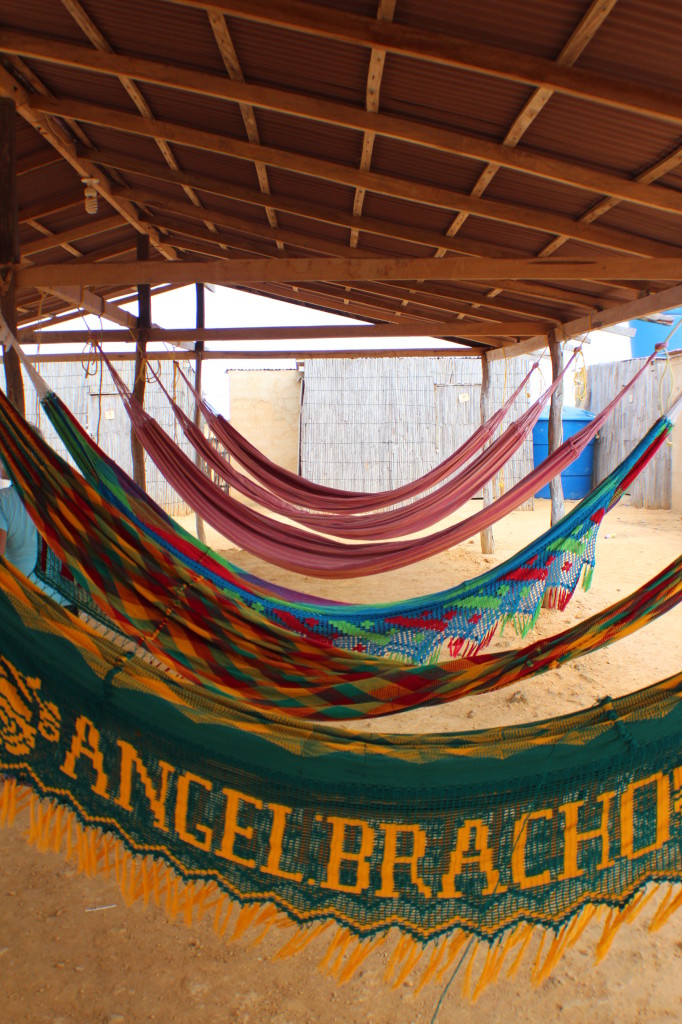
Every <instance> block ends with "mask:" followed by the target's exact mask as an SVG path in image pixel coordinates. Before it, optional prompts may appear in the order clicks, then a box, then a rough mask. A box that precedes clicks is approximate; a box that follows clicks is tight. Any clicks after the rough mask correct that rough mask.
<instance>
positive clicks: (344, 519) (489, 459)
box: [104, 349, 578, 540]
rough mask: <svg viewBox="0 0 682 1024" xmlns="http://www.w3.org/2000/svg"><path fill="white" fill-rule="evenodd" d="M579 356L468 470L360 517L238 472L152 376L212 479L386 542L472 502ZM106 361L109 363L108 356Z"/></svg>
mask: <svg viewBox="0 0 682 1024" xmlns="http://www.w3.org/2000/svg"><path fill="white" fill-rule="evenodd" d="M577 352H578V350H577V349H576V352H575V353H574V354H573V356H572V357H571V359H570V360H569V361H568V363H567V364H566V366H565V368H564V369H563V370H562V372H561V374H559V375H558V376H557V378H556V380H554V381H553V383H552V384H551V385H550V387H549V388H547V389H546V390H545V391H544V392H543V393H542V394H541V395H540V397H539V398H537V399H536V401H535V402H533V404H532V405H531V406H530V407H529V408H528V409H527V410H526V411H525V412H524V413H523V414H522V415H521V416H520V417H519V418H518V419H517V420H515V421H514V422H513V423H511V424H510V425H509V426H508V427H507V428H506V429H505V430H504V431H503V432H502V433H501V434H500V435H499V437H497V438H495V440H494V441H492V442H491V444H490V446H489V447H488V448H486V449H484V450H483V451H482V452H481V453H480V454H479V455H478V456H477V457H476V458H474V459H473V461H471V462H469V463H468V464H467V465H466V467H465V468H464V469H460V470H459V471H458V472H457V473H455V474H454V475H453V476H451V477H449V478H448V479H447V480H446V481H445V482H443V483H441V484H440V485H438V486H437V487H436V488H434V489H432V490H430V491H429V492H427V493H426V494H424V493H422V494H420V495H419V496H418V497H416V498H415V499H414V500H413V501H412V502H411V503H409V504H403V505H401V506H399V507H393V508H390V509H381V510H379V511H375V512H367V513H363V514H362V515H358V514H355V513H342V514H339V513H330V512H324V513H321V512H312V511H310V510H309V509H302V508H299V507H298V506H296V505H292V504H291V502H289V501H286V500H285V499H284V498H283V497H282V496H281V495H280V494H278V493H277V492H273V491H270V490H268V489H266V488H264V487H262V486H261V485H260V484H258V483H256V482H254V481H253V480H252V479H251V478H250V477H248V476H246V475H245V474H244V473H240V472H239V471H238V470H237V469H235V467H234V466H233V465H232V464H231V463H230V461H229V460H228V459H226V458H225V457H224V456H223V455H221V454H220V452H218V451H217V450H216V448H215V447H214V446H213V444H212V443H211V441H210V440H209V438H208V437H206V435H205V434H204V432H203V430H202V429H201V427H199V425H198V424H196V423H195V422H194V421H193V420H192V418H191V417H190V416H188V415H187V413H186V412H185V411H184V409H182V408H181V407H180V406H179V405H178V403H177V402H176V401H175V400H174V399H173V397H172V396H171V395H170V394H169V393H168V391H167V390H166V388H165V387H164V385H163V381H162V380H161V378H160V377H159V376H158V374H156V373H155V372H154V371H152V373H153V376H154V379H155V380H156V382H157V384H158V386H159V388H160V389H161V390H162V391H163V393H164V394H165V396H166V398H167V400H168V403H169V404H170V406H171V408H172V410H173V414H174V416H175V419H176V421H177V423H178V424H179V425H180V428H181V429H182V431H183V433H184V435H185V437H186V439H187V440H188V441H189V442H190V444H191V445H192V446H193V448H194V449H195V451H196V453H197V455H199V456H200V457H201V458H202V459H203V460H204V462H205V463H206V465H207V466H208V467H209V468H210V469H211V470H212V471H213V473H214V475H215V476H217V477H218V478H219V479H221V480H222V481H223V482H224V483H226V484H227V485H228V487H230V488H233V489H236V490H238V491H239V493H240V494H242V495H244V496H245V497H247V498H249V499H250V500H252V501H255V502H256V503H257V504H258V505H260V506H261V507H262V508H265V509H267V511H269V512H273V513H276V514H278V515H282V516H286V517H287V518H288V519H292V520H293V521H294V522H297V523H298V524H299V525H301V526H305V527H307V528H308V529H310V530H316V531H317V532H318V533H324V534H327V535H330V536H333V537H341V538H345V539H347V540H383V539H385V538H395V537H404V536H405V535H407V534H410V533H416V532H418V531H421V530H426V529H428V528H429V527H431V526H433V525H434V524H435V523H438V522H441V521H442V520H443V519H444V518H446V517H447V516H449V515H452V514H453V513H454V512H456V511H457V510H458V509H459V508H461V507H462V505H464V504H465V503H466V502H467V501H469V500H470V499H471V498H473V497H474V496H475V495H476V494H477V493H478V491H479V490H480V489H481V487H483V485H484V484H486V483H487V482H488V481H490V480H492V479H493V477H494V476H495V475H496V474H497V473H499V471H500V470H501V469H502V467H503V466H505V465H506V463H507V462H508V461H509V459H511V458H512V457H513V456H514V455H515V454H516V452H517V451H518V450H519V448H520V447H521V445H522V444H523V443H524V442H525V441H526V440H527V439H528V436H529V434H530V432H531V431H532V429H533V427H534V426H535V424H536V423H537V421H538V419H539V418H540V414H541V413H542V410H543V409H544V408H545V406H546V405H547V402H549V400H550V398H551V397H552V395H553V394H554V392H555V391H556V389H557V388H558V387H559V386H560V385H562V383H563V377H564V374H565V373H566V372H567V370H568V368H569V366H570V365H571V362H572V360H573V359H574V358H575V356H576V354H577ZM104 358H105V359H106V357H104ZM106 363H107V366H108V367H109V370H110V372H111V374H112V377H113V378H114V380H115V383H116V386H117V388H118V389H119V393H122V396H123V397H124V401H126V402H127V401H134V399H133V398H132V395H130V393H129V389H126V387H125V384H124V383H123V381H122V380H121V378H120V375H119V374H118V373H117V372H116V370H115V369H114V368H113V367H112V365H111V363H110V361H109V360H106ZM458 452H459V449H458ZM456 454H457V453H453V455H451V456H450V460H452V461H453V462H454V457H455V455H456Z"/></svg>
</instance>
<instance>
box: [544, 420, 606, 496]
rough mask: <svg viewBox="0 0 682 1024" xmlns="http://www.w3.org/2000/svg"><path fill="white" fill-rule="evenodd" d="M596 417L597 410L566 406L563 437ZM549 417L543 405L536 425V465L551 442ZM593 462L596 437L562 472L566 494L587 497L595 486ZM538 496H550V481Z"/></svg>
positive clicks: (547, 453) (568, 435)
mask: <svg viewBox="0 0 682 1024" xmlns="http://www.w3.org/2000/svg"><path fill="white" fill-rule="evenodd" d="M593 419H594V414H593V413H591V412H587V410H586V409H576V408H574V407H573V406H570V405H569V406H564V410H563V418H562V428H563V434H564V441H565V440H566V439H567V438H568V437H572V436H573V434H577V433H578V431H579V430H581V429H582V428H583V427H584V426H585V424H586V423H587V422H588V421H589V420H593ZM548 420H549V409H548V408H547V409H543V411H542V413H541V414H540V419H539V420H538V421H537V423H536V424H535V426H534V427H533V465H534V466H539V465H540V463H541V462H542V461H543V460H544V459H546V458H547V456H548V455H549V443H548V440H547V428H548ZM593 464H594V439H593V440H592V441H590V443H589V444H588V445H587V447H586V448H585V449H584V451H583V452H581V454H580V455H579V456H578V458H577V459H576V460H575V462H572V463H571V465H570V466H567V467H566V469H565V470H564V471H563V473H562V474H561V484H562V487H563V491H564V498H569V499H573V498H575V499H580V498H584V497H585V495H586V494H589V493H590V491H591V490H592V467H593ZM535 497H536V498H549V484H545V486H544V487H543V488H542V490H541V491H538V492H537V494H536V495H535Z"/></svg>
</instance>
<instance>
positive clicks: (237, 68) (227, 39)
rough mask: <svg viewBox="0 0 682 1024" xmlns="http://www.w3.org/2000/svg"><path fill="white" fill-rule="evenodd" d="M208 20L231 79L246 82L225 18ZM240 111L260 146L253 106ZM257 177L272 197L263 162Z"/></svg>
mask: <svg viewBox="0 0 682 1024" xmlns="http://www.w3.org/2000/svg"><path fill="white" fill-rule="evenodd" d="M207 13H208V20H209V22H210V25H211V28H212V30H213V35H214V36H215V41H216V43H217V45H218V49H219V50H220V56H221V57H222V59H223V63H224V65H225V68H226V70H227V73H228V75H229V76H230V78H231V79H232V80H233V81H235V82H243V81H244V73H243V72H242V69H241V65H240V63H239V57H238V56H237V51H236V49H235V46H234V43H233V41H232V36H231V35H230V30H229V28H228V26H227V22H226V21H225V16H224V15H223V14H221V13H220V12H219V11H214V10H209V11H208V12H207ZM239 110H240V113H241V115H242V120H243V122H244V127H245V128H246V136H247V138H248V140H249V142H253V143H255V144H256V145H260V133H259V131H258V124H257V122H256V114H255V111H254V109H253V106H252V105H251V104H250V103H240V104H239ZM254 166H255V170H256V177H257V178H258V185H259V187H260V190H261V192H262V193H263V195H265V196H268V195H270V182H269V180H268V171H267V168H266V166H265V164H264V163H263V162H262V160H256V161H255V162H254ZM265 213H266V216H267V218H268V223H269V225H270V227H271V228H277V226H278V225H277V214H276V213H275V211H274V209H273V208H272V207H271V206H267V205H266V206H265ZM277 246H278V248H280V249H283V248H284V244H283V242H282V241H281V240H279V241H278V242H277Z"/></svg>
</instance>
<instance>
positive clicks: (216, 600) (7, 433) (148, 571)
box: [0, 394, 668, 719]
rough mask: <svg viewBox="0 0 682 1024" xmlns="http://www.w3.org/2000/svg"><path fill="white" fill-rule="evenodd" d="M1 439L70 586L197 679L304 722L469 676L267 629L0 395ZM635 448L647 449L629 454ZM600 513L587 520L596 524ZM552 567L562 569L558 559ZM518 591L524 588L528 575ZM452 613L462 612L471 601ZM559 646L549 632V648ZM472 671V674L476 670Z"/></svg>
mask: <svg viewBox="0 0 682 1024" xmlns="http://www.w3.org/2000/svg"><path fill="white" fill-rule="evenodd" d="M667 432H668V430H667V428H665V426H664V428H663V430H660V428H659V431H658V432H655V433H656V441H657V442H660V440H662V439H663V438H664V437H665V436H666V434H667ZM0 444H1V446H2V451H3V455H4V459H5V462H6V465H7V468H8V469H9V472H10V474H11V476H12V478H13V480H14V482H15V485H16V486H17V487H18V489H19V491H20V494H21V496H22V498H23V500H24V502H25V504H26V506H27V508H28V510H29V512H30V514H31V516H32V518H33V519H34V521H35V523H36V525H37V527H38V529H39V531H40V533H41V534H42V536H44V538H45V540H46V541H47V543H48V544H49V546H50V547H51V548H52V549H53V550H54V551H55V552H56V554H57V555H58V556H59V558H61V559H62V560H63V561H64V562H66V564H67V565H68V567H69V569H70V571H71V572H72V573H73V575H74V577H75V578H76V580H77V582H79V583H80V584H81V585H83V586H85V588H86V589H87V590H88V591H89V593H90V594H91V596H92V597H93V598H94V599H95V601H96V602H97V603H98V604H99V605H100V607H101V608H102V609H103V610H104V611H105V612H106V614H107V615H108V616H109V617H110V618H112V619H113V620H114V621H115V622H116V623H117V624H118V625H119V627H120V628H121V630H122V631H123V632H124V633H125V634H126V635H127V636H129V637H131V638H132V639H135V640H137V641H138V642H139V643H140V644H141V645H142V646H144V647H145V649H146V650H148V651H149V652H150V653H151V654H152V655H154V656H155V657H157V658H159V659H160V661H162V662H163V663H164V664H167V665H170V666H171V667H173V668H174V669H175V670H176V671H179V672H180V673H181V674H182V675H183V676H184V677H185V678H186V679H187V680H189V681H192V682H194V683H195V684H197V685H198V686H204V687H206V686H209V687H212V688H215V689H217V690H219V691H220V692H221V693H223V694H225V695H226V696H229V697H231V698H232V699H233V700H236V701H239V702H242V701H248V702H249V703H250V704H252V705H253V706H258V707H266V708H278V709H280V710H282V711H284V712H286V713H287V714H289V715H295V716H298V717H302V718H315V717H326V718H337V719H345V718H352V717H355V716H357V715H358V714H361V715H364V716H366V715H374V714H385V713H387V712H388V711H391V710H399V709H404V708H406V707H408V706H409V705H410V701H412V702H413V703H414V704H416V703H420V702H422V703H433V702H437V701H438V700H442V699H453V697H452V694H454V693H456V691H457V690H458V688H462V687H466V686H467V685H468V684H469V683H470V682H471V678H472V677H471V676H469V677H468V678H467V676H466V666H460V665H458V664H453V663H443V664H439V665H430V666H406V665H398V664H395V663H392V662H390V661H388V660H386V659H378V658H371V657H368V656H366V655H359V654H357V653H350V652H346V651H342V650H338V649H334V648H330V649H325V648H323V647H321V645H320V644H319V643H316V642H313V641H311V640H308V639H306V638H303V637H299V636H296V635H295V634H293V633H291V632H289V631H286V630H284V629H281V628H279V627H277V626H275V625H273V624H272V623H270V622H269V621H268V620H266V619H265V618H264V617H263V616H262V615H260V614H259V613H258V612H256V611H254V610H252V609H250V608H248V607H247V606H246V605H244V604H243V602H241V601H239V600H238V599H237V598H235V597H229V596H228V595H227V594H226V593H225V592H221V591H219V590H218V589H217V588H216V587H215V586H213V584H212V583H211V582H210V581H208V580H203V579H201V578H199V577H198V576H197V575H196V573H194V572H193V571H191V569H190V568H189V567H188V566H187V565H185V564H184V563H183V562H182V561H181V560H180V559H178V558H177V557H176V556H174V555H173V554H172V552H171V551H169V550H166V549H164V548H162V547H160V545H159V544H158V543H156V542H154V541H153V540H152V538H150V537H149V536H148V535H145V534H144V533H141V532H140V530H139V529H138V528H137V527H136V525H135V524H134V523H133V522H132V521H131V520H130V519H129V518H128V517H125V516H121V515H119V514H118V512H117V510H116V509H115V508H113V507H112V506H111V505H110V504H109V503H108V502H106V501H105V499H103V498H102V497H101V496H100V495H99V494H98V493H97V492H95V491H94V489H93V488H92V487H90V485H89V484H88V483H87V482H86V481H85V480H84V479H82V478H81V477H79V476H78V475H77V474H76V473H75V472H74V470H72V469H70V468H69V467H68V466H67V465H66V464H65V463H64V462H63V460H61V459H59V457H58V456H56V455H55V454H54V453H53V452H52V451H51V450H50V449H49V448H48V447H47V445H46V444H45V443H44V442H43V441H42V440H41V439H40V438H38V437H36V436H34V435H33V434H32V433H31V432H30V431H28V430H27V428H26V425H25V424H24V422H23V420H22V419H21V417H20V416H19V415H18V413H17V412H16V411H15V410H14V409H13V407H12V406H11V405H10V403H9V401H8V400H7V399H6V398H5V397H4V396H3V395H1V394H0ZM649 444H650V445H651V439H649ZM640 447H642V446H640ZM645 454H646V445H645V446H644V448H643V450H642V451H641V452H640V453H639V456H640V457H644V455H645ZM635 465H636V462H635ZM630 469H631V471H632V469H633V467H632V466H631V467H630ZM626 476H627V474H625V475H624V478H626ZM600 518H601V516H599V517H598V520H597V523H595V524H593V526H594V530H595V531H596V526H597V524H598V521H599V520H600ZM551 560H552V561H554V560H555V556H554V555H553V556H552V559H551ZM561 571H566V572H568V569H567V568H566V567H565V566H564V567H563V568H562V570H561ZM550 572H551V568H550V567H549V566H548V567H546V568H545V569H544V576H543V575H542V574H539V573H538V572H537V571H536V572H535V575H536V577H538V578H539V579H543V580H546V578H547V576H548V575H549V573H550ZM510 582H512V580H511V579H510ZM516 582H517V583H518V584H519V585H520V584H521V582H522V581H520V580H517V581H516ZM523 586H524V587H527V588H528V589H530V586H529V584H528V583H527V582H524V583H523ZM458 614H463V617H465V618H466V619H470V618H471V617H472V616H471V607H468V608H467V607H466V606H465V607H464V608H462V609H460V611H459V613H458ZM617 614H618V615H620V611H619V612H618V613H617ZM453 617H454V616H453ZM589 631H590V630H589V628H588V634H589ZM599 631H600V627H597V632H599ZM574 639H576V638H574ZM586 642H588V643H589V640H587V641H586ZM562 643H563V641H562V640H561V638H559V646H558V647H557V648H556V651H560V650H561V645H562ZM524 657H525V655H521V657H520V658H519V659H518V660H517V661H516V663H515V667H514V668H513V669H512V668H511V667H510V666H506V667H507V668H509V670H510V672H511V674H512V676H513V674H514V672H517V673H523V671H524V669H523V660H524ZM488 667H490V664H489V663H488ZM472 671H473V672H474V674H475V673H476V672H477V667H476V666H474V669H473V670H472Z"/></svg>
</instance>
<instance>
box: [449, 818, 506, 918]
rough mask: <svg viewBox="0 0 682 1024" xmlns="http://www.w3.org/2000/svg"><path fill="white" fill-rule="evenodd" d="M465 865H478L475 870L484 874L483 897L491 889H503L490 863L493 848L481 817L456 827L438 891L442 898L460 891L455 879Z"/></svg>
mask: <svg viewBox="0 0 682 1024" xmlns="http://www.w3.org/2000/svg"><path fill="white" fill-rule="evenodd" d="M472 835H473V837H474V848H473V850H472V851H471V852H469V847H470V845H471V837H472ZM465 864H477V865H478V870H479V871H480V872H481V873H482V874H484V875H485V876H486V879H487V881H486V886H485V888H484V889H483V890H482V893H483V895H484V896H487V895H489V894H490V893H491V892H506V891H507V886H506V885H498V882H499V880H500V873H499V871H498V870H497V869H496V868H495V866H494V865H493V851H492V850H491V849H490V847H489V846H488V826H487V825H484V824H483V821H482V820H481V818H474V819H472V820H471V821H465V822H464V824H463V825H462V826H461V828H459V829H458V830H457V842H456V843H455V848H454V850H453V851H452V852H451V853H450V866H449V867H448V870H447V871H446V872H445V874H444V875H443V878H442V880H441V890H440V892H439V893H438V895H439V896H441V897H442V898H443V899H446V900H454V899H457V898H458V897H459V896H462V895H463V893H461V892H460V891H459V889H457V887H456V886H455V878H456V876H457V875H461V874H462V869H463V868H464V865H465Z"/></svg>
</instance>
